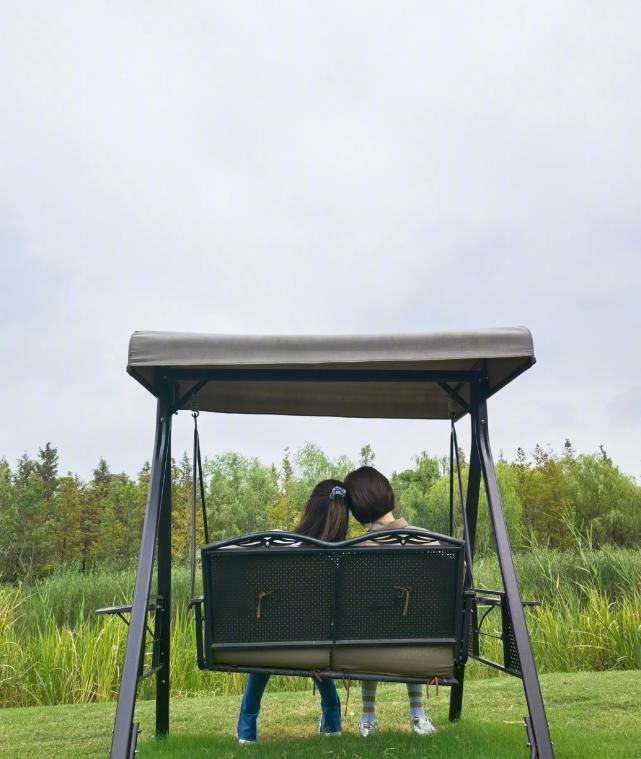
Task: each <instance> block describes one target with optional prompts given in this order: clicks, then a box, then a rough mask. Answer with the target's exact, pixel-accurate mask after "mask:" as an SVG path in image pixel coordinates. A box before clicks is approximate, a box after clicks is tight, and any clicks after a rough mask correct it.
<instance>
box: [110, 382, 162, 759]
mask: <svg viewBox="0 0 641 759" xmlns="http://www.w3.org/2000/svg"><path fill="white" fill-rule="evenodd" d="M170 431H171V412H170V398H169V394H164V395H163V396H162V397H160V398H159V399H158V405H157V412H156V434H155V441H154V452H153V457H152V462H151V476H150V481H149V492H148V495H147V506H146V509H145V521H144V524H143V529H142V542H141V545H140V557H139V559H138V572H137V574H136V586H135V590H134V598H133V605H132V609H131V618H130V622H129V630H128V633H127V647H126V650H125V662H124V665H123V669H122V675H121V678H120V690H119V692H118V704H117V706H116V718H115V722H114V731H113V736H112V740H111V753H110V756H111V759H130V755H131V751H132V748H133V746H132V742H133V744H134V745H135V737H134V735H133V731H134V725H133V718H134V709H135V706H136V690H137V685H138V674H139V665H140V658H141V656H142V651H143V646H144V643H145V632H146V628H147V606H148V603H149V590H150V587H151V577H152V572H153V564H154V548H155V543H156V533H157V530H158V519H159V514H160V502H161V496H162V486H163V482H164V478H165V471H164V470H165V466H166V464H167V450H168V444H169V436H170Z"/></svg>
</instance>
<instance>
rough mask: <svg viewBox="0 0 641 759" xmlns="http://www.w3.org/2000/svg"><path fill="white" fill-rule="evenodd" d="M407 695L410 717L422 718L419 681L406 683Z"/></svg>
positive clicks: (421, 695)
mask: <svg viewBox="0 0 641 759" xmlns="http://www.w3.org/2000/svg"><path fill="white" fill-rule="evenodd" d="M407 697H408V698H409V700H410V719H424V718H425V712H424V711H423V686H422V685H421V684H420V683H407Z"/></svg>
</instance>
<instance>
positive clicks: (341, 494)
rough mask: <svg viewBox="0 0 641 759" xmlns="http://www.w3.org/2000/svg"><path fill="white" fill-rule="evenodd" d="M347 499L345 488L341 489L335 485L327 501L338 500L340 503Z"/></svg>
mask: <svg viewBox="0 0 641 759" xmlns="http://www.w3.org/2000/svg"><path fill="white" fill-rule="evenodd" d="M346 497H347V490H345V488H342V487H341V486H340V485H336V486H335V487H333V488H332V492H331V493H330V494H329V500H330V502H331V501H335V500H336V499H338V498H340V500H341V501H344V500H345V498H346Z"/></svg>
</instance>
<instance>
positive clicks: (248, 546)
mask: <svg viewBox="0 0 641 759" xmlns="http://www.w3.org/2000/svg"><path fill="white" fill-rule="evenodd" d="M202 568H203V591H204V617H205V657H206V661H207V666H208V667H210V668H221V667H222V666H225V665H227V666H237V667H239V668H250V667H258V668H262V667H265V668H273V669H277V670H289V671H291V670H321V671H323V670H325V671H340V672H360V673H380V674H386V673H387V674H390V675H402V676H416V677H425V676H435V675H436V676H440V677H446V676H448V675H449V674H451V671H452V668H453V666H454V664H455V663H456V661H457V660H458V658H459V657H460V655H461V651H462V641H463V637H464V629H463V627H464V625H463V614H462V608H463V542H462V541H460V540H456V539H453V538H450V537H446V536H441V535H434V534H433V533H427V532H424V531H418V530H412V529H406V530H388V531H380V532H377V533H376V534H375V536H374V535H372V534H369V535H366V536H361V537H359V538H355V539H352V540H349V541H345V542H343V543H324V542H321V541H317V540H313V539H310V538H305V537H302V536H295V535H289V534H286V533H277V532H272V533H263V534H259V535H249V536H244V537H242V538H238V539H236V540H233V541H222V542H220V543H215V544H212V545H209V546H205V547H204V548H203V549H202Z"/></svg>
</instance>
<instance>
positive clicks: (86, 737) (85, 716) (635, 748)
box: [0, 671, 641, 759]
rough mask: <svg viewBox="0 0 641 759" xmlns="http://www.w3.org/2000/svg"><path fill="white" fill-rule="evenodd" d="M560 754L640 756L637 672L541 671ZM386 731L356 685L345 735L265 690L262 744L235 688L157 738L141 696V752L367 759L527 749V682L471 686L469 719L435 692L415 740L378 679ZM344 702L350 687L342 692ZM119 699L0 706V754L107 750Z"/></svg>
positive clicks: (312, 705)
mask: <svg viewBox="0 0 641 759" xmlns="http://www.w3.org/2000/svg"><path fill="white" fill-rule="evenodd" d="M541 683H542V687H543V692H544V697H545V699H546V706H547V711H548V718H549V721H550V726H551V730H552V739H553V741H554V746H555V752H556V756H557V757H560V758H561V759H562V758H563V757H572V758H573V759H590V757H595V758H597V757H598V759H601V758H602V757H608V759H617V758H619V757H629V758H630V759H632V758H633V757H639V756H641V672H638V671H628V672H602V673H587V672H586V673H576V674H551V675H543V676H542V678H541ZM379 694H380V698H379V720H380V723H381V732H380V734H379V735H377V736H376V737H375V738H372V739H368V740H367V741H365V740H363V739H361V738H359V737H358V736H357V735H356V734H355V728H354V725H355V721H356V719H357V716H358V712H359V707H360V698H359V695H358V690H357V689H356V688H353V689H352V693H351V696H350V701H349V705H348V716H347V718H344V734H343V737H342V738H325V739H320V738H319V737H318V736H316V734H315V731H316V724H317V720H318V701H317V697H314V696H313V695H312V694H311V693H310V692H304V691H303V692H291V693H275V692H270V691H269V690H268V691H267V693H266V695H265V698H264V704H263V713H262V719H261V725H260V727H261V743H260V744H259V745H258V746H250V747H240V746H238V744H237V743H236V741H235V739H234V728H235V721H236V716H237V711H238V704H239V699H238V697H236V696H212V697H198V698H184V699H176V700H174V701H172V734H171V737H170V738H169V739H167V740H163V741H157V740H155V739H154V738H153V715H154V711H153V703H151V702H140V703H139V706H138V712H137V713H138V718H139V719H140V722H141V725H142V729H143V732H142V735H141V738H140V741H139V744H138V747H139V749H140V752H139V756H140V757H141V758H144V757H148V758H149V759H153V758H154V757H158V758H159V759H160V758H163V759H166V758H175V757H185V756H190V757H214V756H215V757H224V758H225V759H232V758H233V757H236V756H246V755H247V754H248V753H249V754H250V755H252V756H256V757H269V758H271V757H291V758H292V759H293V758H294V757H316V756H319V755H321V756H327V757H333V758H335V759H343V758H344V759H360V758H361V757H369V756H372V757H374V756H376V757H381V756H382V757H387V758H391V759H394V757H408V756H409V757H413V756H416V757H418V756H426V755H428V756H430V757H435V758H439V759H446V758H449V757H457V759H464V758H465V757H475V758H479V757H481V758H482V757H487V758H488V759H489V758H490V757H493V758H496V759H501V758H502V757H514V756H516V757H519V756H521V757H523V759H527V757H528V756H529V753H528V752H527V751H526V749H525V745H524V741H525V731H524V728H523V726H522V721H521V720H522V717H523V714H524V713H525V708H524V701H523V695H522V686H521V683H520V682H519V681H518V680H515V679H514V678H506V677H500V678H492V679H488V680H483V681H477V682H471V683H470V684H469V686H466V694H465V704H464V710H463V718H462V719H461V721H460V722H459V723H457V724H453V725H451V724H450V723H448V721H447V705H448V694H449V691H448V690H447V689H445V688H443V689H441V691H440V694H439V696H438V698H437V697H435V695H434V692H433V689H430V698H429V700H428V702H427V706H428V711H429V713H430V714H431V715H432V717H433V719H434V722H435V724H436V725H437V727H438V728H439V732H438V734H437V735H436V736H432V737H429V738H415V737H413V736H411V735H410V734H409V732H408V726H407V721H406V708H407V701H406V695H405V693H404V689H403V686H398V685H384V686H381V688H380V691H379ZM341 698H342V699H343V700H344V698H345V693H344V691H341ZM113 715H114V704H113V703H108V704H80V705H67V706H51V707H26V708H21V709H4V710H2V712H0V757H17V756H29V755H33V756H46V757H47V758H48V759H58V758H59V757H66V758H68V759H80V757H83V758H86V759H91V758H92V757H105V756H106V753H107V751H108V746H109V741H110V735H111V728H112V720H113Z"/></svg>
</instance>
